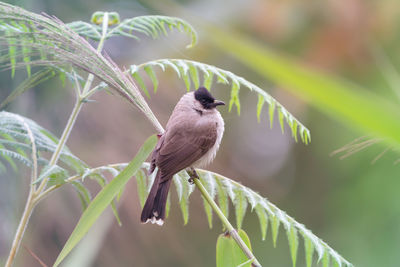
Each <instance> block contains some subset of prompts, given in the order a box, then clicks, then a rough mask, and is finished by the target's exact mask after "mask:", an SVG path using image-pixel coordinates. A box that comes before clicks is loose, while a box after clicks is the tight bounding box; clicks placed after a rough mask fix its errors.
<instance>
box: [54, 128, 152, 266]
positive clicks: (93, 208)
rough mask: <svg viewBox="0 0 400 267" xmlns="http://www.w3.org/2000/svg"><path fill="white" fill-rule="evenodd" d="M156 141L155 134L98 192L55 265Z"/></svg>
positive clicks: (77, 240) (133, 173)
mask: <svg viewBox="0 0 400 267" xmlns="http://www.w3.org/2000/svg"><path fill="white" fill-rule="evenodd" d="M156 143H157V137H156V136H155V135H153V136H151V137H150V138H148V139H147V140H146V142H145V143H144V144H143V146H142V147H141V149H140V150H139V152H138V153H137V154H136V156H135V157H134V159H133V160H132V161H131V162H130V163H129V165H128V166H127V167H126V168H125V169H124V170H123V171H122V172H121V173H120V174H119V175H118V176H117V177H115V178H114V179H113V180H112V181H111V182H110V183H109V184H108V185H106V186H105V187H104V188H103V189H102V190H101V191H100V192H99V193H98V194H97V196H96V197H95V198H94V199H93V201H92V202H91V203H90V204H89V206H88V207H87V209H86V210H85V211H84V212H83V214H82V216H81V218H80V219H79V222H78V224H77V225H76V227H75V229H74V231H73V232H72V234H71V235H70V237H69V238H68V241H67V242H66V244H65V245H64V248H63V249H62V251H61V252H60V254H59V255H58V257H57V259H56V261H55V263H54V265H53V266H58V265H59V264H60V263H61V261H62V260H63V259H64V258H65V257H66V256H67V255H68V254H69V252H70V251H71V250H72V249H73V248H74V247H75V246H76V245H77V244H78V242H79V241H80V240H81V239H82V238H83V237H84V236H85V235H86V233H87V231H89V229H90V228H91V226H92V225H93V223H94V222H95V221H96V220H97V218H98V217H99V216H100V215H101V214H102V213H103V211H104V209H105V208H106V207H107V206H108V205H109V204H110V203H111V201H112V200H113V199H114V198H115V197H116V195H117V194H118V192H119V191H120V190H121V189H122V188H123V187H124V186H125V184H126V183H127V182H128V180H129V179H130V178H131V177H132V176H133V175H135V173H136V172H137V171H138V170H139V168H140V167H141V166H142V163H143V162H144V161H145V160H146V158H147V157H148V156H149V155H150V153H151V151H152V150H153V149H154V147H155V145H156Z"/></svg>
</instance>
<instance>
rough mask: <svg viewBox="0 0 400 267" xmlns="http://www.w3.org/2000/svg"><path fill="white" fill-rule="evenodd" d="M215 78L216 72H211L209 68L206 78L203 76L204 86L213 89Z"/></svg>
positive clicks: (205, 74)
mask: <svg viewBox="0 0 400 267" xmlns="http://www.w3.org/2000/svg"><path fill="white" fill-rule="evenodd" d="M213 78H214V73H213V72H211V71H210V70H208V71H207V72H205V73H204V78H203V80H204V87H205V88H207V89H208V90H210V89H211V85H212V82H213Z"/></svg>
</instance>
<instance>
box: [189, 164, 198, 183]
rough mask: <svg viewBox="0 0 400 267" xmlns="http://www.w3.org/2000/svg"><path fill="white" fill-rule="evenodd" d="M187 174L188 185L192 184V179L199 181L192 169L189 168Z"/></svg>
mask: <svg viewBox="0 0 400 267" xmlns="http://www.w3.org/2000/svg"><path fill="white" fill-rule="evenodd" d="M188 174H189V176H190V178H189V179H188V182H189V183H190V184H194V179H195V178H196V179H199V178H200V177H199V175H198V174H197V172H196V170H195V169H194V168H190V170H188Z"/></svg>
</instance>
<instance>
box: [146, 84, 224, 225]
mask: <svg viewBox="0 0 400 267" xmlns="http://www.w3.org/2000/svg"><path fill="white" fill-rule="evenodd" d="M220 105H225V103H224V102H223V101H219V100H216V99H215V98H214V97H213V96H212V95H211V93H210V91H209V90H208V89H206V88H205V87H200V88H198V89H197V90H195V91H192V92H189V93H186V94H184V95H183V96H182V97H181V99H180V100H179V101H178V103H177V104H176V106H175V108H174V110H173V112H172V114H171V116H170V118H169V120H168V122H167V125H166V129H165V132H164V133H163V134H161V135H158V137H159V140H158V143H157V145H156V147H155V148H154V150H153V152H152V155H151V164H150V169H149V174H151V173H153V172H154V171H155V170H156V167H157V169H158V170H157V174H156V177H155V179H154V182H153V185H152V187H151V189H150V193H149V195H148V197H147V200H146V202H145V204H144V206H143V210H142V214H141V217H140V220H141V222H142V223H148V222H151V223H152V224H158V225H160V226H161V225H163V224H164V219H165V206H166V201H167V196H168V191H169V187H170V185H171V182H172V178H173V176H174V175H175V174H176V173H178V172H179V171H181V170H183V169H186V168H188V167H191V168H193V167H196V168H199V167H204V166H205V165H207V164H209V163H210V162H211V161H213V159H214V158H215V155H216V153H217V151H218V149H219V146H220V144H221V140H222V136H223V133H224V127H225V126H224V120H223V118H222V116H221V114H220V113H219V111H218V110H217V109H216V108H217V107H218V106H220ZM192 170H193V171H194V169H192Z"/></svg>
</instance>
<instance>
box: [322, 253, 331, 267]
mask: <svg viewBox="0 0 400 267" xmlns="http://www.w3.org/2000/svg"><path fill="white" fill-rule="evenodd" d="M329 262H330V256H329V253H328V252H325V253H324V256H323V257H322V266H323V267H329Z"/></svg>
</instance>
